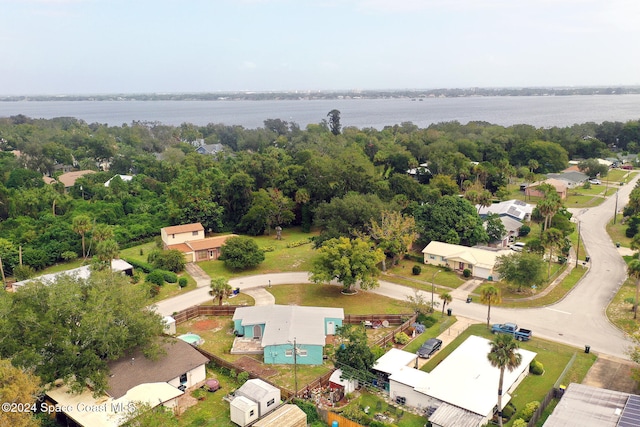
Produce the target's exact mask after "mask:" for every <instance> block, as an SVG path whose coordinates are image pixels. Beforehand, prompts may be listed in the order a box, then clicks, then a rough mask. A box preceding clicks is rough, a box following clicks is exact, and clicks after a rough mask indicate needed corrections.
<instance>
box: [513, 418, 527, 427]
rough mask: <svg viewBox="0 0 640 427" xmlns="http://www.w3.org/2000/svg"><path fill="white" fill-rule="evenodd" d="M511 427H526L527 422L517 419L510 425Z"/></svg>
mask: <svg viewBox="0 0 640 427" xmlns="http://www.w3.org/2000/svg"><path fill="white" fill-rule="evenodd" d="M511 427H527V422H526V421H525V420H523V419H522V418H518V419H516V420H515V421H514V422H513V424H511Z"/></svg>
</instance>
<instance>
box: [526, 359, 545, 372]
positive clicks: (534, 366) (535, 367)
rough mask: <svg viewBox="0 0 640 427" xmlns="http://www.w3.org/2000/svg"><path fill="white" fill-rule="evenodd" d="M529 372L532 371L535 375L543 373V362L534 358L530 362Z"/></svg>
mask: <svg viewBox="0 0 640 427" xmlns="http://www.w3.org/2000/svg"><path fill="white" fill-rule="evenodd" d="M529 372H531V373H532V374H533V375H542V374H543V373H544V366H543V365H542V363H541V362H538V361H537V360H532V361H531V363H530V364H529Z"/></svg>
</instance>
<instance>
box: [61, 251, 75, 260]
mask: <svg viewBox="0 0 640 427" xmlns="http://www.w3.org/2000/svg"><path fill="white" fill-rule="evenodd" d="M60 257H62V259H63V260H65V261H72V260H74V259H76V258H78V254H77V253H75V252H73V251H64V252H62V254H60Z"/></svg>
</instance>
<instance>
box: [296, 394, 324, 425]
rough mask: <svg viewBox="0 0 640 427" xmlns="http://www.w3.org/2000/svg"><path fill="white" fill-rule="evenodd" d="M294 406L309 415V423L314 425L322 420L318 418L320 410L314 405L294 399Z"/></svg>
mask: <svg viewBox="0 0 640 427" xmlns="http://www.w3.org/2000/svg"><path fill="white" fill-rule="evenodd" d="M293 404H294V405H296V406H297V407H298V408H300V409H302V412H304V413H305V414H307V422H308V423H310V424H313V423H315V422H316V421H318V420H319V419H320V417H319V416H318V409H317V408H316V406H315V405H314V404H313V403H311V402H307V401H306V400H302V399H293Z"/></svg>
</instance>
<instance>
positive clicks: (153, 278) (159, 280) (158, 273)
mask: <svg viewBox="0 0 640 427" xmlns="http://www.w3.org/2000/svg"><path fill="white" fill-rule="evenodd" d="M147 282H149V283H153V284H154V285H157V286H162V285H164V273H163V272H162V270H153V271H152V272H151V273H149V274H147Z"/></svg>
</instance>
